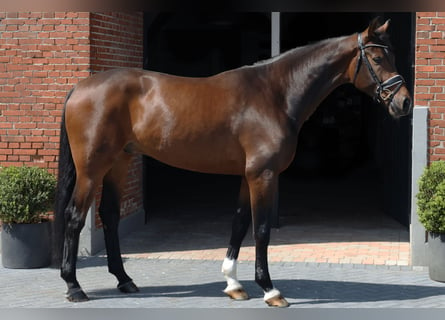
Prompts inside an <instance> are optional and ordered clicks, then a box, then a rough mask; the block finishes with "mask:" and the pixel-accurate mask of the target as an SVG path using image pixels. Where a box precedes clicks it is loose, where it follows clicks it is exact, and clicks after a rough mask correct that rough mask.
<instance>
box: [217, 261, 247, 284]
mask: <svg viewBox="0 0 445 320" xmlns="http://www.w3.org/2000/svg"><path fill="white" fill-rule="evenodd" d="M221 272H222V273H223V274H224V277H225V278H226V281H227V287H226V289H224V292H228V291H233V290H238V289H242V288H243V286H242V285H241V283H239V282H238V279H237V277H236V260H233V259H229V258H224V262H223V265H222V268H221Z"/></svg>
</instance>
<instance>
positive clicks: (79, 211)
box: [60, 173, 99, 302]
mask: <svg viewBox="0 0 445 320" xmlns="http://www.w3.org/2000/svg"><path fill="white" fill-rule="evenodd" d="M98 180H99V179H94V178H91V177H88V176H87V175H84V174H82V173H80V174H79V173H78V175H77V181H76V185H75V187H74V191H73V195H72V196H71V200H70V202H69V203H68V206H67V207H66V210H65V226H66V228H65V238H64V247H63V259H62V266H61V269H60V275H61V277H62V279H64V280H65V282H66V284H67V287H68V291H67V293H66V297H67V299H68V300H69V301H73V302H81V301H86V300H88V297H87V295H86V294H85V293H84V292H83V290H82V289H81V287H80V285H79V282H78V281H77V279H76V262H77V252H78V249H79V235H80V231H81V230H82V228H83V226H84V225H85V218H86V215H87V212H88V209H89V208H90V205H91V202H92V200H93V196H94V192H95V191H96V189H97V187H98V184H99V183H98Z"/></svg>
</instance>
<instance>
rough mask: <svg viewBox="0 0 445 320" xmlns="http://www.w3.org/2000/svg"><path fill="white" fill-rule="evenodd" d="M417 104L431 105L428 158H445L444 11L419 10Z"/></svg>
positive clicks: (416, 69)
mask: <svg viewBox="0 0 445 320" xmlns="http://www.w3.org/2000/svg"><path fill="white" fill-rule="evenodd" d="M415 64H416V67H415V95H414V99H415V105H417V106H427V107H429V111H430V115H429V124H428V128H429V142H428V156H429V161H435V160H438V159H443V160H445V12H417V19H416V61H415Z"/></svg>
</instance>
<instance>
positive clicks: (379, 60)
mask: <svg viewBox="0 0 445 320" xmlns="http://www.w3.org/2000/svg"><path fill="white" fill-rule="evenodd" d="M372 60H374V62H375V63H377V64H380V63H382V61H383V58H382V57H374V58H372Z"/></svg>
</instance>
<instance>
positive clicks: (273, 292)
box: [264, 288, 281, 301]
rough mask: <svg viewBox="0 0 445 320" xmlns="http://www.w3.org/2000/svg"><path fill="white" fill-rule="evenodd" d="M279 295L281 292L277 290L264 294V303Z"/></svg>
mask: <svg viewBox="0 0 445 320" xmlns="http://www.w3.org/2000/svg"><path fill="white" fill-rule="evenodd" d="M280 295H281V292H280V291H279V290H278V289H275V288H273V289H272V290H270V291H269V292H264V301H267V300H269V299H272V298H275V297H278V296H280Z"/></svg>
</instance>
